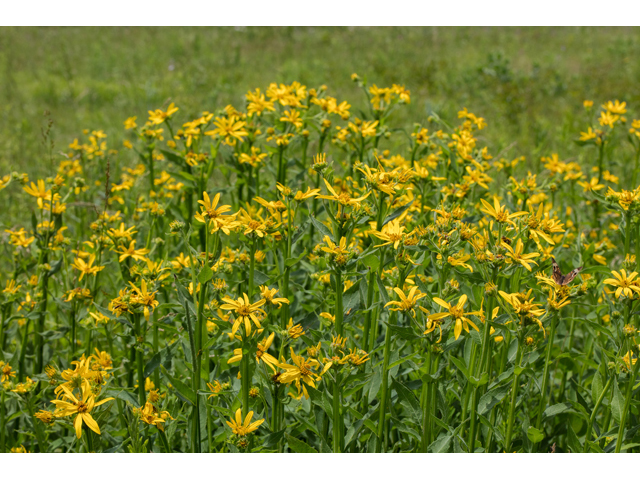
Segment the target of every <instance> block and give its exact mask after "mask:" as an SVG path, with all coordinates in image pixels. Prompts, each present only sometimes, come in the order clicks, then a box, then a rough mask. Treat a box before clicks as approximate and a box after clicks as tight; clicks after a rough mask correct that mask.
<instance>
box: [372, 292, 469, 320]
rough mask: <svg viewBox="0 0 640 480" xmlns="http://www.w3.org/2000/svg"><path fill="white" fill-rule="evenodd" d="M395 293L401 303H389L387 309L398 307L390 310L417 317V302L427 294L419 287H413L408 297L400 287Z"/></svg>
mask: <svg viewBox="0 0 640 480" xmlns="http://www.w3.org/2000/svg"><path fill="white" fill-rule="evenodd" d="M393 291H394V292H396V294H398V296H399V297H400V301H391V302H388V303H387V304H386V305H385V308H386V307H388V306H389V305H396V306H397V308H390V309H389V310H394V311H401V312H405V313H406V312H411V315H413V316H414V317H415V316H416V312H415V310H414V307H415V306H416V302H417V301H418V300H420V299H421V298H422V297H426V296H427V294H426V293H422V292H420V291H419V290H418V287H411V290H409V294H408V295H405V294H404V292H403V291H402V290H401V289H400V288H398V287H395V288H394V289H393ZM465 298H466V297H465Z"/></svg>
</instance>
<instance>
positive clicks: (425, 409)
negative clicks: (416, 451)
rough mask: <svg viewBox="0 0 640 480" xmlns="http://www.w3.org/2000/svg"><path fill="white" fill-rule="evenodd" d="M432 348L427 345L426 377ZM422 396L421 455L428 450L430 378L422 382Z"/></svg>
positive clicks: (429, 370)
mask: <svg viewBox="0 0 640 480" xmlns="http://www.w3.org/2000/svg"><path fill="white" fill-rule="evenodd" d="M431 351H432V346H431V345H429V347H428V350H427V361H426V365H427V368H426V370H427V375H430V374H431V355H432V353H431ZM422 394H423V395H424V404H423V406H422V453H427V451H428V450H429V443H428V438H429V433H430V432H429V427H430V426H431V421H430V420H431V401H432V399H431V378H430V377H427V381H426V382H425V381H423V382H422Z"/></svg>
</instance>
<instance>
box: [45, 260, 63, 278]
mask: <svg viewBox="0 0 640 480" xmlns="http://www.w3.org/2000/svg"><path fill="white" fill-rule="evenodd" d="M62 263H63V259H60V260H58V261H57V262H56V263H54V264H53V265H51V270H49V271H48V272H47V278H48V277H53V276H54V275H55V274H56V273H58V271H59V270H60V267H62Z"/></svg>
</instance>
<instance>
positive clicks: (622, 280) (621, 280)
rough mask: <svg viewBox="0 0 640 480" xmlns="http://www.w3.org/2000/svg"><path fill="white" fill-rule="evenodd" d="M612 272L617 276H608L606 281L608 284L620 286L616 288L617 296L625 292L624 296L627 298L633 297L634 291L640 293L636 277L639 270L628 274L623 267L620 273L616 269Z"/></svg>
mask: <svg viewBox="0 0 640 480" xmlns="http://www.w3.org/2000/svg"><path fill="white" fill-rule="evenodd" d="M611 274H612V275H613V276H614V277H616V278H607V279H606V280H605V281H604V283H605V284H607V285H612V286H614V287H618V288H617V289H616V294H615V295H616V298H620V295H622V294H623V293H624V296H625V297H627V298H633V293H634V292H635V293H637V294H639V295H640V287H638V286H637V285H636V281H634V278H635V277H636V276H637V275H638V272H629V275H628V276H627V272H626V271H625V270H624V269H622V270H620V273H618V272H616V271H611Z"/></svg>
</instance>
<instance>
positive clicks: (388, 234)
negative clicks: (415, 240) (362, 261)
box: [367, 218, 413, 250]
mask: <svg viewBox="0 0 640 480" xmlns="http://www.w3.org/2000/svg"><path fill="white" fill-rule="evenodd" d="M404 229H405V227H404V225H402V226H401V225H400V219H399V218H396V219H395V220H392V221H390V222H389V223H387V224H386V225H385V226H383V227H382V231H380V232H378V231H376V230H369V231H368V232H367V233H369V234H371V235H373V236H375V237H377V238H379V239H380V240H383V241H384V243H381V244H380V245H376V247H383V246H385V245H393V248H394V250H397V249H398V247H399V246H400V243H401V242H402V241H403V240H404V239H405V238H406V237H408V236H411V235H413V233H410V234H409V235H407V234H405V233H404Z"/></svg>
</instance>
